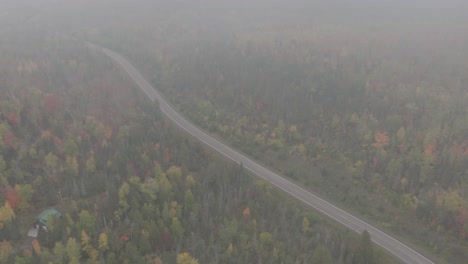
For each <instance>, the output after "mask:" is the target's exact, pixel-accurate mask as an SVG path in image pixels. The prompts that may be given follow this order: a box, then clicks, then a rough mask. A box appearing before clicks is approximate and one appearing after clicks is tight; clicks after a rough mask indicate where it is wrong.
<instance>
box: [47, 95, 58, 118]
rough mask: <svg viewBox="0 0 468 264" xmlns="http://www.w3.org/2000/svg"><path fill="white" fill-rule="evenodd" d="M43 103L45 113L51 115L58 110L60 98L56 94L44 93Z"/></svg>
mask: <svg viewBox="0 0 468 264" xmlns="http://www.w3.org/2000/svg"><path fill="white" fill-rule="evenodd" d="M45 103H46V112H47V114H49V115H53V114H55V113H56V112H57V111H58V110H59V106H60V100H59V97H58V96H56V95H46V97H45Z"/></svg>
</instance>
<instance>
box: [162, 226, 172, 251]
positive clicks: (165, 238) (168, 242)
mask: <svg viewBox="0 0 468 264" xmlns="http://www.w3.org/2000/svg"><path fill="white" fill-rule="evenodd" d="M161 243H162V245H163V246H164V248H165V249H166V250H170V249H172V240H171V238H170V237H169V234H168V233H167V232H166V231H163V232H162V234H161Z"/></svg>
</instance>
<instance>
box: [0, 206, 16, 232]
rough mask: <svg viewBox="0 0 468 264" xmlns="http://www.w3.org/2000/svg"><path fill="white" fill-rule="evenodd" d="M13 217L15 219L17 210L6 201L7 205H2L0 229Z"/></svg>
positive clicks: (0, 209) (0, 208)
mask: <svg viewBox="0 0 468 264" xmlns="http://www.w3.org/2000/svg"><path fill="white" fill-rule="evenodd" d="M13 219H15V212H14V211H13V209H11V207H10V204H9V203H8V202H5V205H4V206H2V207H0V230H1V229H2V228H3V227H4V225H5V224H8V223H10V222H11V221H13Z"/></svg>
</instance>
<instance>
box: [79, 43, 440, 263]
mask: <svg viewBox="0 0 468 264" xmlns="http://www.w3.org/2000/svg"><path fill="white" fill-rule="evenodd" d="M87 45H88V46H90V47H92V48H94V49H98V50H100V51H102V52H103V53H105V54H106V55H107V56H109V57H110V58H112V59H113V60H114V61H115V62H117V63H118V64H119V65H120V66H121V67H122V68H123V69H124V70H125V71H126V72H127V73H128V74H129V75H130V77H131V78H132V79H133V80H134V81H135V82H136V83H137V84H138V86H139V87H140V88H141V89H142V90H143V92H144V93H145V94H146V95H147V96H148V97H149V98H150V99H151V100H153V101H154V100H158V102H159V106H160V108H161V111H162V112H163V113H164V114H165V115H166V116H167V117H168V118H170V119H171V120H172V121H173V122H174V123H175V124H177V125H178V126H179V127H181V128H182V129H184V130H185V131H186V132H187V133H189V134H191V135H192V136H194V137H195V138H197V139H199V140H200V141H202V142H203V143H205V144H206V145H208V146H210V147H211V148H213V149H215V150H216V151H218V152H219V153H221V154H222V155H224V156H226V157H227V158H229V159H231V160H233V161H235V162H237V163H242V164H243V166H244V168H246V169H248V170H249V171H251V172H252V173H254V174H255V175H257V176H258V177H260V178H262V179H264V180H266V181H268V182H270V183H271V184H273V185H275V186H276V187H278V188H279V189H281V190H283V191H285V192H287V193H288V194H290V195H291V196H293V197H295V198H296V199H298V200H301V201H302V202H304V203H306V204H308V205H309V206H311V207H313V208H315V209H316V210H318V211H320V212H321V213H323V214H325V215H327V216H329V217H330V218H332V219H333V220H335V221H337V222H339V223H341V224H342V225H344V226H346V227H348V228H349V229H351V230H353V231H355V232H357V233H362V232H363V231H364V230H367V231H368V232H369V234H370V235H371V238H372V241H373V242H374V243H375V244H377V245H379V246H381V247H382V248H384V249H385V250H387V251H388V252H390V253H391V254H393V255H394V256H396V257H397V258H399V259H400V260H401V261H402V262H404V263H411V264H413V263H414V264H434V262H432V261H431V260H429V259H427V258H426V257H424V256H423V255H421V254H419V253H418V252H416V251H415V250H413V249H411V248H410V247H408V246H407V245H405V244H403V243H402V242H400V241H398V240H396V239H395V238H393V237H391V236H390V235H387V234H386V233H384V232H382V231H381V230H379V229H377V228H375V227H374V226H372V225H370V224H368V223H366V222H364V221H363V220H361V219H359V218H357V217H355V216H353V215H351V214H349V213H348V212H346V211H343V210H342V209H340V208H338V207H336V206H334V205H333V204H331V203H329V202H327V201H325V200H323V199H322V198H320V197H318V196H316V195H314V194H312V193H310V192H309V191H307V190H305V189H303V188H301V187H300V186H298V185H296V184H294V183H293V182H291V181H289V180H287V179H285V178H283V177H281V176H279V175H278V174H276V173H274V172H272V171H271V170H269V169H267V168H265V167H263V166H262V165H260V164H258V163H256V162H255V161H253V160H251V159H250V158H248V157H246V156H245V155H243V154H241V153H239V152H238V151H236V150H234V149H232V148H231V147H229V146H227V145H225V144H223V143H221V142H219V141H218V140H216V139H215V138H213V137H211V136H209V135H207V134H206V133H205V132H203V131H202V130H200V129H199V128H197V127H196V126H194V125H193V124H192V123H190V122H189V121H187V120H186V119H185V118H184V117H183V116H182V115H180V114H179V113H177V111H175V110H174V108H172V107H171V106H170V105H169V103H168V102H167V101H166V100H165V99H164V98H163V97H162V96H161V94H160V93H159V92H158V91H157V90H156V89H154V88H153V87H152V86H151V85H150V84H149V83H148V82H147V81H146V80H145V79H144V78H143V77H142V76H141V74H140V73H139V72H138V71H137V70H136V69H135V68H134V67H133V66H132V65H131V64H130V63H129V62H128V61H127V60H126V59H125V58H124V57H122V56H121V55H119V54H118V53H116V52H114V51H112V50H109V49H107V48H104V47H100V46H97V45H95V44H92V43H89V42H88V43H87Z"/></svg>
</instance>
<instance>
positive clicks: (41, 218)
mask: <svg viewBox="0 0 468 264" xmlns="http://www.w3.org/2000/svg"><path fill="white" fill-rule="evenodd" d="M49 215H53V216H55V217H56V218H59V217H60V216H62V214H61V213H60V212H59V211H57V210H55V209H48V210H44V211H42V213H41V214H39V215H38V216H37V217H36V220H38V221H39V222H41V223H42V224H43V225H45V224H46V222H47V218H48V217H49Z"/></svg>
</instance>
